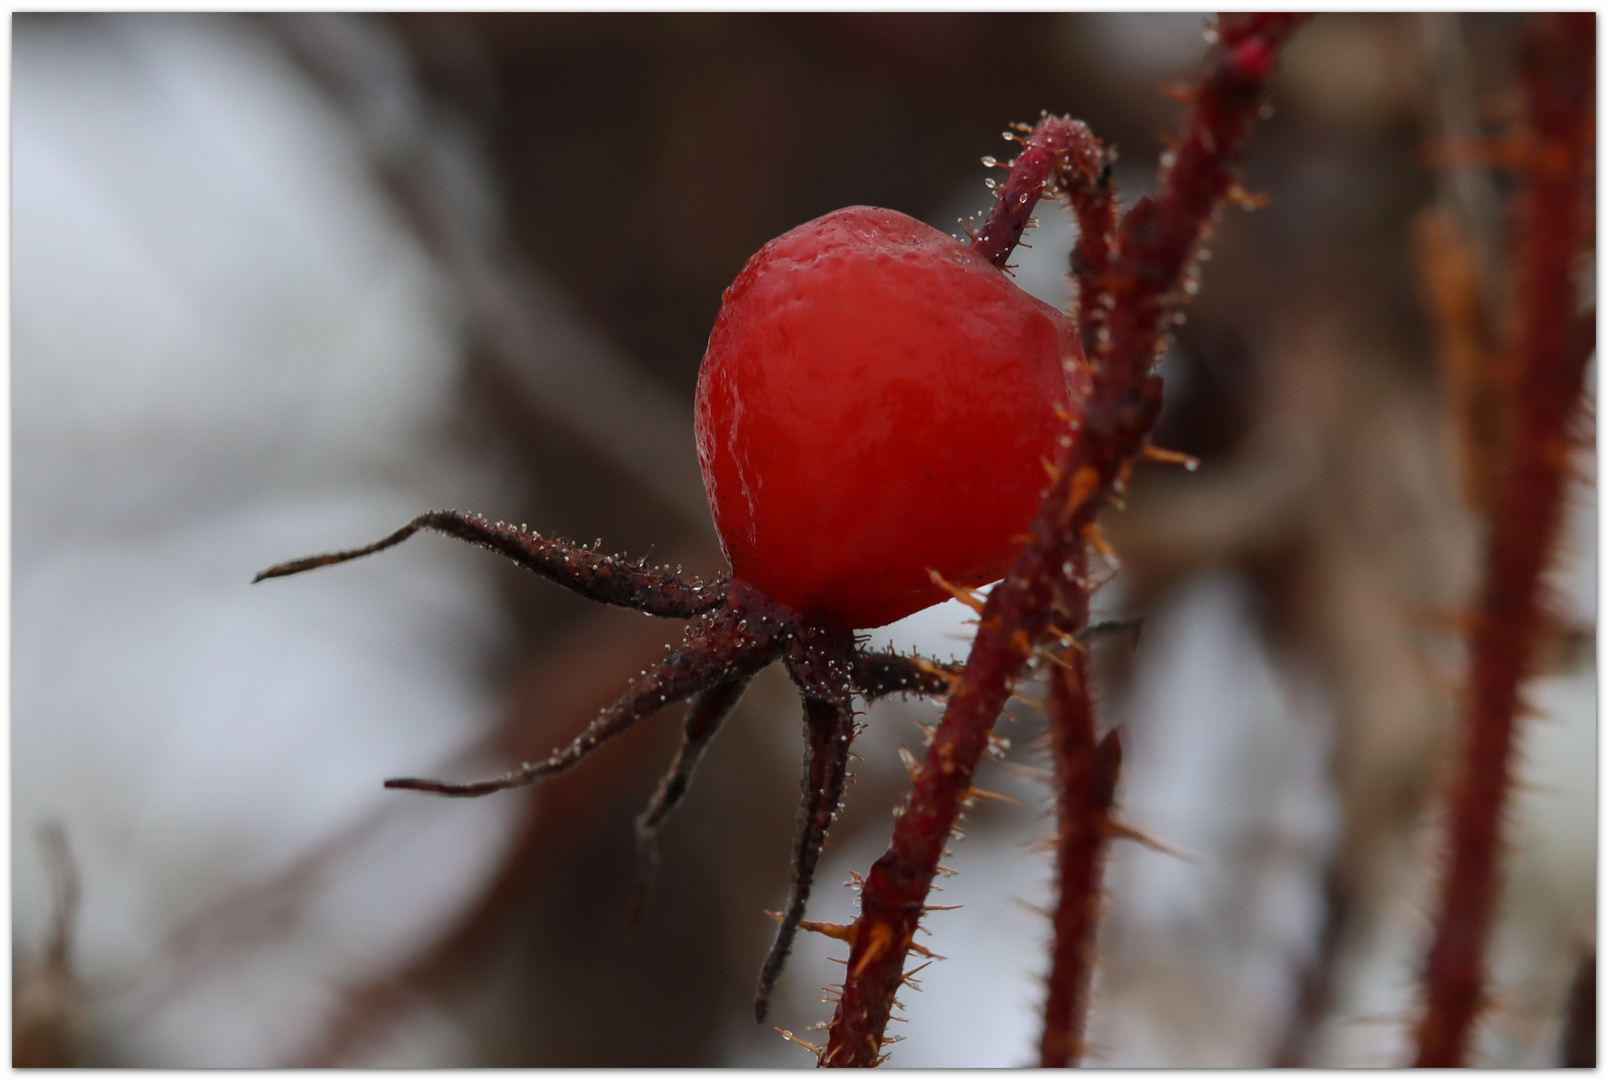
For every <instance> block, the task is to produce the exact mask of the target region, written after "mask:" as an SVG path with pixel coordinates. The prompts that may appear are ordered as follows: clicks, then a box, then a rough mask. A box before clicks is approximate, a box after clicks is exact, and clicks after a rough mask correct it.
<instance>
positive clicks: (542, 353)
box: [269, 14, 711, 532]
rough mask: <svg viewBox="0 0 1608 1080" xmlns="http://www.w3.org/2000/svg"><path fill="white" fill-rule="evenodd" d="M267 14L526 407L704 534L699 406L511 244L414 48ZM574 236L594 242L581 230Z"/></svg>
mask: <svg viewBox="0 0 1608 1080" xmlns="http://www.w3.org/2000/svg"><path fill="white" fill-rule="evenodd" d="M269 25H270V26H272V27H273V28H274V29H275V30H276V31H277V33H278V35H279V38H280V40H281V41H283V42H284V44H285V45H286V46H287V47H288V49H289V50H290V52H291V54H292V55H293V56H294V57H295V58H296V59H297V60H298V61H299V62H300V63H301V64H302V65H303V66H304V68H305V69H306V70H307V71H308V72H309V73H310V74H311V75H312V76H313V78H314V79H315V80H316V81H317V82H318V83H319V85H321V86H322V87H323V88H324V89H325V90H326V91H327V92H328V93H329V94H330V95H331V96H332V97H333V98H334V100H335V101H336V102H337V104H338V105H339V106H340V107H341V108H342V109H343V111H344V112H345V114H346V117H347V119H348V121H349V123H350V124H351V127H352V130H353V131H354V132H355V133H356V134H357V136H358V138H359V139H360V140H361V143H362V147H363V150H364V153H365V156H366V157H367V158H368V160H369V162H370V164H371V165H372V167H373V169H374V172H375V175H376V176H377V177H378V179H379V180H380V182H381V184H382V185H383V187H384V188H385V190H386V191H387V192H388V193H389V194H390V195H391V197H392V199H393V200H394V202H395V204H396V206H397V208H398V209H399V210H400V211H401V213H402V215H403V216H404V218H405V219H406V221H407V222H408V224H409V225H411V226H412V228H413V229H414V231H415V232H416V233H417V235H418V237H419V238H420V240H421V241H422V242H423V243H424V245H425V247H426V248H427V250H428V251H429V252H430V253H431V255H432V256H433V257H434V258H435V260H436V263H437V266H438V269H439V270H440V272H441V273H442V274H443V276H444V277H445V279H446V281H447V284H448V285H449V287H450V288H451V289H452V290H453V291H454V293H455V294H456V297H457V299H458V301H459V303H460V304H461V305H462V310H463V313H464V316H465V318H466V320H467V323H468V328H469V332H470V336H471V338H472V340H473V341H474V343H475V344H476V345H478V346H480V347H481V348H483V349H484V350H485V351H486V352H487V353H488V354H489V355H490V356H491V357H492V358H493V359H494V360H495V362H496V363H497V364H498V366H499V368H500V370H501V371H502V372H503V373H504V374H505V375H506V376H508V378H509V379H510V381H511V382H512V385H513V387H514V389H515V391H516V393H518V394H519V395H520V396H521V397H522V398H523V399H524V401H525V404H527V405H529V406H531V407H532V408H533V410H534V411H535V412H537V413H538V414H540V415H545V416H547V417H549V418H551V419H553V420H556V421H558V422H559V423H561V424H563V425H565V426H566V427H568V428H570V429H572V430H573V431H574V432H575V433H576V434H577V435H579V436H581V437H582V438H583V439H585V440H586V441H587V442H588V443H590V444H591V445H592V446H593V447H594V448H596V450H597V451H598V452H599V453H601V454H602V455H603V456H605V457H607V458H609V459H610V460H612V461H613V462H614V463H615V464H616V465H618V466H619V467H621V468H622V469H624V470H625V471H626V472H628V473H629V474H630V475H632V476H633V477H635V478H636V479H638V480H639V481H641V482H642V483H644V484H646V485H647V486H648V487H649V488H651V489H652V490H653V491H655V492H656V493H657V494H658V495H659V496H661V497H662V498H663V500H664V501H665V503H666V504H667V505H668V506H670V507H673V508H674V509H676V510H678V511H679V512H680V513H681V515H682V516H683V517H684V518H685V519H686V521H687V524H688V525H690V526H692V527H693V528H695V529H701V530H703V531H704V532H708V531H709V530H710V528H711V525H710V522H709V510H708V504H707V502H706V501H705V498H704V491H703V483H702V480H701V478H700V475H699V472H698V464H697V460H696V457H695V455H694V453H693V437H692V419H691V417H692V410H691V407H690V405H691V403H690V402H687V401H683V400H682V399H681V398H680V397H678V396H677V395H675V394H673V393H671V392H669V391H668V390H666V389H664V388H663V387H661V386H659V385H657V384H656V383H654V382H653V380H652V379H650V378H648V377H647V376H645V375H644V374H643V373H642V372H641V371H639V370H638V369H637V367H636V365H634V364H633V363H632V362H631V360H630V359H629V358H628V357H627V356H625V355H624V354H623V353H621V352H620V350H618V349H617V348H615V347H614V346H613V345H611V344H610V343H609V342H608V341H606V340H605V339H604V338H602V337H601V336H599V335H598V334H596V333H594V332H593V331H592V330H591V329H589V328H588V327H587V326H585V325H583V324H582V323H581V322H579V321H578V320H577V319H576V317H575V316H574V315H573V314H572V312H571V311H570V309H569V306H568V305H567V304H565V303H564V302H563V300H562V299H561V298H560V296H559V292H558V289H557V288H556V286H554V285H553V284H552V283H551V282H549V281H548V280H547V279H546V278H545V276H544V275H543V274H542V273H541V272H540V271H539V270H538V269H537V268H536V267H534V266H532V265H530V264H529V263H528V262H527V261H526V260H525V259H524V258H522V257H521V255H520V254H519V252H518V251H517V250H515V248H514V247H513V245H512V244H511V243H509V241H508V239H507V237H506V235H505V234H504V232H503V224H502V221H501V215H500V214H499V213H498V212H497V209H496V206H495V205H494V200H495V199H496V189H495V186H494V184H493V183H492V181H491V179H490V176H489V170H487V169H486V168H485V167H484V166H482V165H481V164H480V162H479V157H478V147H477V146H476V145H475V136H474V133H473V132H472V131H471V130H470V128H469V125H468V123H467V122H466V121H465V120H463V119H462V118H461V117H457V116H454V115H451V114H450V113H448V112H447V111H446V110H445V109H444V108H443V107H442V106H440V105H439V104H437V103H434V102H429V101H426V100H424V99H423V97H422V95H421V94H420V91H419V87H418V83H417V80H416V79H415V77H414V74H413V72H412V70H411V67H410V64H409V59H408V56H407V54H406V51H405V50H404V49H403V48H402V47H401V45H400V44H399V43H397V42H396V41H395V40H394V39H393V37H392V35H391V34H390V33H388V32H387V31H386V29H385V27H384V26H383V24H381V23H380V22H379V21H378V20H377V19H375V18H374V17H371V16H363V15H336V14H290V15H279V16H273V17H272V18H271V19H270V21H269ZM603 190H606V186H603V185H598V186H596V187H594V186H591V185H588V186H586V187H584V188H583V189H582V192H581V194H579V195H578V196H577V203H576V204H575V205H570V206H566V207H562V208H558V212H560V213H563V214H566V215H571V216H573V217H579V218H581V219H583V220H584V218H585V217H587V216H590V215H593V214H597V213H599V212H603V211H604V210H605V207H606V204H604V203H602V202H601V201H600V200H599V199H598V198H597V193H598V192H599V191H603ZM574 225H575V222H574V221H573V220H555V221H554V222H553V227H554V228H562V229H573V228H574ZM576 236H577V240H576V242H577V243H584V242H585V235H584V233H583V232H581V231H579V230H576ZM676 448H682V449H683V450H684V452H677V450H676Z"/></svg>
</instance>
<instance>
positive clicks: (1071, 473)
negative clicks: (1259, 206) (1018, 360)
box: [820, 15, 1297, 1066]
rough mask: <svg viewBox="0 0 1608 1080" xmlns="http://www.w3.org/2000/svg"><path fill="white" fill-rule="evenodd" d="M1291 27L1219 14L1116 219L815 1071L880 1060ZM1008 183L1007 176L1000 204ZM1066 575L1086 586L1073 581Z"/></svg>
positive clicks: (863, 917) (1131, 441) (876, 879)
mask: <svg viewBox="0 0 1608 1080" xmlns="http://www.w3.org/2000/svg"><path fill="white" fill-rule="evenodd" d="M1296 22H1297V17H1295V16H1286V15H1236V16H1228V17H1225V18H1224V20H1223V26H1222V28H1221V30H1220V32H1219V42H1218V45H1217V47H1216V48H1215V49H1214V51H1213V53H1212V54H1211V57H1210V59H1209V66H1208V71H1207V73H1206V75H1205V77H1204V78H1203V79H1202V81H1201V83H1200V85H1199V87H1198V88H1197V90H1196V97H1195V107H1194V111H1193V113H1192V115H1191V117H1190V119H1189V122H1188V125H1187V127H1186V129H1185V133H1184V138H1183V141H1182V143H1181V144H1180V145H1179V148H1178V150H1177V154H1176V158H1175V160H1174V161H1173V163H1172V165H1171V167H1170V168H1166V169H1164V171H1163V175H1162V180H1161V185H1160V190H1159V192H1158V194H1157V196H1156V197H1155V198H1154V199H1147V200H1143V201H1142V202H1141V203H1140V204H1139V205H1138V206H1136V207H1135V208H1134V210H1133V211H1132V212H1130V213H1129V214H1128V216H1127V218H1126V219H1125V220H1124V223H1123V228H1122V230H1121V234H1120V236H1119V241H1118V246H1117V251H1116V254H1115V256H1114V258H1113V261H1112V266H1111V268H1110V270H1109V272H1108V273H1107V274H1105V275H1104V279H1103V281H1102V282H1101V283H1100V284H1101V287H1102V290H1103V291H1109V293H1110V294H1111V296H1112V298H1113V301H1114V306H1113V307H1112V309H1111V310H1110V312H1109V316H1110V317H1109V321H1108V325H1107V331H1108V332H1107V334H1106V335H1105V337H1104V339H1103V340H1102V341H1101V348H1100V351H1099V354H1098V357H1097V358H1096V359H1095V363H1094V383H1093V388H1092V390H1091V393H1090V396H1089V398H1088V402H1087V406H1086V409H1085V412H1084V415H1083V416H1081V417H1074V418H1073V420H1072V425H1071V427H1072V433H1073V436H1074V437H1073V439H1072V442H1071V446H1070V447H1069V448H1068V450H1067V452H1066V454H1065V456H1064V457H1063V460H1062V462H1061V464H1060V466H1059V468H1058V470H1057V476H1056V479H1055V480H1054V482H1053V483H1052V484H1051V485H1050V490H1049V492H1048V494H1047V495H1046V497H1045V501H1044V504H1043V506H1042V508H1041V509H1040V511H1039V514H1038V516H1037V518H1036V519H1035V520H1034V522H1033V525H1032V528H1031V530H1030V532H1029V534H1028V539H1027V542H1026V545H1025V546H1024V547H1023V549H1022V553H1021V555H1020V556H1019V557H1018V558H1017V561H1016V565H1015V566H1013V567H1012V568H1011V571H1010V573H1009V574H1008V575H1007V576H1006V578H1005V580H1004V581H1003V582H1001V583H1000V584H999V585H998V586H996V587H995V588H994V590H993V591H992V592H991V593H990V594H989V598H988V602H987V604H986V605H985V606H984V608H983V613H982V620H981V626H980V627H979V629H978V633H977V637H976V640H975V641H973V643H972V648H971V653H970V656H969V657H968V659H967V662H966V669H965V672H964V673H963V674H962V676H961V678H960V681H959V683H958V684H957V685H956V688H955V690H954V692H953V693H952V694H951V695H950V698H949V705H948V707H947V709H946V710H945V711H944V717H943V720H942V721H941V722H940V724H939V726H938V729H937V731H936V732H935V733H934V736H933V740H932V744H931V746H930V747H929V748H928V751H927V756H926V759H925V760H924V761H923V763H922V765H921V768H920V770H919V771H918V772H917V774H916V779H915V786H914V790H913V791H912V792H911V795H910V799H909V801H908V803H907V804H906V806H905V808H904V812H903V813H902V814H901V815H900V817H899V819H898V822H897V823H896V824H895V826H894V833H893V840H892V843H891V844H890V846H889V848H888V850H887V852H886V853H884V854H883V856H882V857H881V858H879V859H878V860H877V861H876V863H875V864H873V865H872V867H871V873H870V874H869V875H868V876H867V878H866V881H865V885H864V888H863V889H862V891H861V896H860V917H859V919H858V921H857V923H856V930H857V932H856V933H855V935H854V943H853V946H852V948H851V950H850V953H849V961H848V974H847V978H846V979H845V981H844V985H843V991H842V995H841V997H840V998H839V1001H838V1006H837V1011H836V1013H835V1015H834V1017H833V1020H832V1027H831V1038H830V1040H829V1042H828V1044H827V1046H826V1048H825V1050H824V1051H823V1052H822V1054H821V1057H820V1064H821V1065H823V1066H867V1065H874V1064H876V1063H877V1062H878V1061H879V1060H880V1056H881V1053H882V1044H883V1038H884V1029H885V1028H886V1026H887V1022H888V1017H889V1014H890V1012H891V1010H892V1008H893V1001H894V994H895V992H897V990H898V988H899V985H900V983H901V982H902V981H903V979H904V964H905V957H906V955H907V953H908V951H909V949H910V944H911V939H912V937H913V936H914V934H915V930H916V925H917V923H918V922H919V921H920V918H921V915H922V912H923V911H924V910H925V904H926V900H927V895H928V893H929V891H930V890H931V888H932V880H933V877H934V876H935V875H936V873H937V871H938V863H939V859H940V858H941V857H942V855H943V850H944V844H945V843H946V842H947V840H948V838H949V836H950V832H951V830H952V829H953V828H954V825H955V822H956V818H957V817H958V816H959V813H960V810H961V808H962V806H963V805H964V804H965V803H966V802H967V801H968V800H969V798H970V797H971V790H972V779H973V777H974V775H975V773H976V770H977V764H978V761H979V759H980V758H981V757H982V753H983V751H984V750H985V749H986V748H987V745H988V735H989V732H990V730H991V729H992V728H993V726H994V722H995V721H996V720H997V719H998V718H999V715H1000V712H1001V710H1002V709H1003V707H1004V705H1005V702H1006V700H1007V698H1008V697H1009V695H1010V692H1011V684H1012V682H1013V681H1014V679H1015V678H1016V676H1017V675H1018V674H1019V673H1020V672H1021V671H1022V668H1023V667H1024V665H1025V664H1026V663H1027V661H1028V660H1029V659H1030V658H1031V656H1032V655H1033V653H1034V651H1035V649H1036V648H1037V646H1038V643H1039V642H1040V641H1041V640H1042V638H1043V636H1044V633H1045V631H1046V629H1047V627H1048V625H1049V622H1050V617H1051V610H1052V605H1053V602H1054V600H1055V599H1056V593H1057V591H1058V587H1059V585H1060V584H1061V583H1062V582H1064V581H1065V579H1066V578H1067V577H1068V576H1070V573H1069V571H1070V567H1071V564H1072V560H1073V559H1074V558H1075V557H1077V556H1080V555H1081V553H1082V551H1083V547H1082V545H1083V543H1084V532H1085V529H1086V528H1088V527H1089V526H1090V525H1091V524H1092V522H1093V520H1094V515H1095V513H1096V512H1097V511H1098V510H1099V509H1100V508H1101V507H1102V506H1104V504H1105V502H1106V500H1107V498H1108V496H1109V494H1110V492H1111V491H1112V490H1113V488H1114V487H1115V486H1116V485H1117V484H1118V483H1119V482H1120V480H1121V478H1122V476H1123V475H1124V474H1125V473H1126V471H1127V469H1128V468H1129V466H1130V463H1131V461H1132V459H1133V456H1134V455H1135V454H1136V453H1138V451H1139V450H1140V449H1141V448H1142V447H1143V445H1144V441H1145V439H1146V437H1147V436H1148V434H1149V431H1150V428H1151V426H1152V425H1153V424H1154V423H1155V419H1156V416H1157V414H1158V413H1159V411H1160V406H1161V385H1160V380H1159V379H1157V378H1155V377H1154V376H1152V375H1151V374H1150V369H1151V366H1152V363H1153V361H1154V360H1155V359H1156V356H1157V354H1158V351H1159V349H1160V347H1161V345H1162V341H1163V334H1164V331H1165V324H1166V319H1167V318H1169V317H1170V314H1171V310H1172V306H1173V305H1174V304H1176V303H1177V302H1178V301H1179V299H1180V298H1181V294H1182V293H1183V292H1184V290H1182V289H1181V288H1180V287H1179V286H1180V283H1181V281H1182V277H1183V274H1184V272H1185V270H1186V269H1187V267H1188V263H1189V260H1190V259H1191V257H1192V256H1193V254H1194V250H1195V246H1196V242H1197V241H1198V239H1199V237H1200V236H1201V233H1202V231H1203V230H1204V229H1205V227H1206V225H1207V223H1208V221H1209V219H1210V217H1211V214H1212V212H1213V211H1214V210H1215V208H1216V206H1217V203H1218V201H1219V200H1220V199H1221V198H1222V197H1223V195H1224V194H1225V193H1226V192H1227V190H1228V185H1229V183H1230V180H1231V174H1230V172H1229V167H1230V162H1231V161H1232V159H1233V158H1234V157H1235V156H1236V155H1237V154H1238V152H1239V149H1240V146H1241V144H1242V143H1243V141H1244V138H1245V136H1246V134H1247V133H1248V131H1249V129H1250V126H1251V124H1252V122H1253V121H1254V119H1255V116H1256V111H1257V108H1258V105H1259V102H1260V99H1261V94H1262V89H1263V86H1264V84H1265V82H1266V78H1267V75H1268V74H1269V72H1270V71H1271V69H1272V63H1273V58H1274V56H1275V54H1276V51H1277V48H1278V46H1279V44H1281V43H1282V41H1283V40H1284V38H1285V37H1287V36H1288V34H1289V32H1290V31H1291V30H1292V29H1294V27H1295V25H1296ZM1026 157H1027V154H1026V153H1025V152H1024V154H1023V155H1021V156H1020V157H1018V159H1017V163H1018V165H1019V166H1021V167H1023V168H1026V167H1028V164H1031V163H1024V162H1023V159H1024V158H1026ZM1039 184H1040V186H1042V181H1040V182H1039ZM1011 191H1012V188H1011V185H1010V184H1007V185H1006V191H1005V196H1004V197H1003V198H1002V200H1001V201H1002V202H1006V201H1007V200H1008V199H1009V198H1010V197H1011V194H1010V193H1011ZM1011 209H1012V208H1011V207H1010V206H1009V205H1007V211H1009V210H1011ZM992 220H993V217H991V218H990V221H992ZM992 235H993V234H992V232H991V231H990V232H989V233H987V234H985V236H986V237H992ZM990 242H993V241H992V240H990ZM1007 254H1008V251H1007ZM1076 584H1077V586H1078V587H1079V588H1080V589H1083V590H1085V591H1086V589H1087V586H1086V584H1084V583H1081V582H1080V583H1076Z"/></svg>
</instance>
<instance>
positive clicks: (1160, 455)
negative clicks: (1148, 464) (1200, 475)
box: [1143, 443, 1200, 472]
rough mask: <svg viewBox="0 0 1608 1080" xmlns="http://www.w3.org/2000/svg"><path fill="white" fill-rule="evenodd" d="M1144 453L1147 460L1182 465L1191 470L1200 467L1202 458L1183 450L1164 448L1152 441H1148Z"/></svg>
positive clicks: (1162, 463)
mask: <svg viewBox="0 0 1608 1080" xmlns="http://www.w3.org/2000/svg"><path fill="white" fill-rule="evenodd" d="M1143 453H1144V458H1145V460H1146V461H1154V462H1157V463H1158V464H1161V465H1182V466H1183V467H1184V468H1186V469H1188V470H1189V471H1190V472H1194V471H1195V470H1196V469H1198V468H1200V458H1198V457H1196V456H1195V455H1194V454H1186V453H1184V452H1183V451H1181V450H1164V449H1162V448H1161V447H1159V446H1156V445H1154V444H1152V443H1146V444H1145V448H1144V451H1143Z"/></svg>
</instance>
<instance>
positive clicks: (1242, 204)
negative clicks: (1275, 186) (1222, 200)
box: [1226, 184, 1273, 210]
mask: <svg viewBox="0 0 1608 1080" xmlns="http://www.w3.org/2000/svg"><path fill="white" fill-rule="evenodd" d="M1226 195H1227V198H1228V200H1229V201H1230V202H1232V203H1233V204H1234V205H1235V206H1238V207H1239V208H1240V209H1241V210H1261V209H1263V208H1264V207H1266V206H1268V205H1269V204H1271V203H1272V202H1273V196H1271V195H1268V194H1265V193H1264V194H1257V195H1252V194H1251V193H1250V192H1249V191H1246V190H1245V189H1244V188H1243V187H1240V185H1238V184H1230V185H1228V191H1227V193H1226Z"/></svg>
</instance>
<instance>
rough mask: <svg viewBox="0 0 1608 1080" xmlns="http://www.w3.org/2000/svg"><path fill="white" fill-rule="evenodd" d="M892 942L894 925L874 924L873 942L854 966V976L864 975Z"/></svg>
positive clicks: (872, 930) (872, 929)
mask: <svg viewBox="0 0 1608 1080" xmlns="http://www.w3.org/2000/svg"><path fill="white" fill-rule="evenodd" d="M800 925H802V924H800ZM892 944H893V927H891V926H889V925H888V924H887V923H877V924H876V925H875V926H873V927H872V928H871V943H870V944H869V945H867V946H866V947H865V953H864V955H862V956H861V957H860V962H859V963H858V964H856V965H855V966H854V972H853V975H854V977H855V978H856V979H858V978H859V977H860V976H861V975H863V974H864V973H865V969H866V968H868V967H870V966H871V964H872V963H874V962H875V961H876V959H877V958H878V957H879V956H881V955H882V954H883V953H885V952H887V951H888V946H889V945H892Z"/></svg>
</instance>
